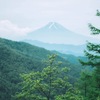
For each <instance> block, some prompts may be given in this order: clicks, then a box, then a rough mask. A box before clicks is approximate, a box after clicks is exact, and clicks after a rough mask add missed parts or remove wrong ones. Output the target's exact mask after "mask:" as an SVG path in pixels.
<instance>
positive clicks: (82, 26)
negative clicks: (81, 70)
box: [0, 0, 100, 39]
mask: <svg viewBox="0 0 100 100" xmlns="http://www.w3.org/2000/svg"><path fill="white" fill-rule="evenodd" d="M97 9H100V0H0V36H1V37H5V38H10V39H12V38H13V39H17V38H18V37H19V36H22V37H23V36H24V35H26V34H27V32H30V31H31V30H34V29H37V28H39V27H42V26H44V25H46V24H48V22H58V23H60V24H62V25H63V26H64V27H66V28H67V29H69V30H71V31H74V32H76V33H79V34H83V35H89V34H90V32H89V29H88V23H93V24H94V25H96V26H97V27H99V26H100V18H98V17H96V16H95V14H96V10H97Z"/></svg>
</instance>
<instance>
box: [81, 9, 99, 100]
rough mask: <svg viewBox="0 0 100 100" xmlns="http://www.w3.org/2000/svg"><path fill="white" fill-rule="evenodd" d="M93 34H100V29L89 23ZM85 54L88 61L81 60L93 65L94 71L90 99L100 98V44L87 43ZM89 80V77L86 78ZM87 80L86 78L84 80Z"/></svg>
mask: <svg viewBox="0 0 100 100" xmlns="http://www.w3.org/2000/svg"><path fill="white" fill-rule="evenodd" d="M96 15H97V16H100V12H99V11H98V10H97V14H96ZM89 28H90V30H91V34H92V35H99V34H100V29H98V28H96V27H95V26H93V25H92V24H89ZM84 52H85V56H86V57H87V58H88V61H87V62H83V61H80V62H81V63H82V65H85V66H92V67H93V69H94V71H93V73H92V78H91V80H92V82H91V84H90V88H91V89H89V90H90V91H88V92H89V93H88V100H96V98H97V97H98V98H100V44H96V43H95V44H94V43H90V42H88V43H87V50H85V51H84ZM86 80H87V79H86ZM84 81H85V80H84Z"/></svg>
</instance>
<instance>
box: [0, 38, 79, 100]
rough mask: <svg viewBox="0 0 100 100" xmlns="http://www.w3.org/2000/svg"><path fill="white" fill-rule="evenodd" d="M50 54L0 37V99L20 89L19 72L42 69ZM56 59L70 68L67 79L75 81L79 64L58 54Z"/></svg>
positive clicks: (10, 95)
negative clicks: (72, 62)
mask: <svg viewBox="0 0 100 100" xmlns="http://www.w3.org/2000/svg"><path fill="white" fill-rule="evenodd" d="M51 54H53V52H50V51H48V50H45V49H43V48H39V47H36V46H33V45H30V44H27V43H24V42H16V41H11V40H6V39H2V38H0V100H11V98H12V96H13V95H14V94H15V93H16V91H18V89H20V88H19V87H18V86H17V84H18V83H19V82H20V81H21V79H20V74H22V73H29V72H31V71H32V70H35V71H40V70H42V69H43V68H44V67H45V66H46V63H45V60H46V59H47V58H48V55H51ZM56 61H61V62H62V65H61V66H60V67H62V66H66V67H68V68H70V71H69V73H68V76H69V77H70V79H69V81H70V82H71V83H73V82H75V80H76V78H77V77H78V76H79V72H80V70H81V69H77V67H79V66H76V65H74V64H71V62H69V61H68V60H66V59H64V58H62V57H60V56H57V57H56Z"/></svg>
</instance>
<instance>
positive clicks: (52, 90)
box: [15, 55, 83, 100]
mask: <svg viewBox="0 0 100 100" xmlns="http://www.w3.org/2000/svg"><path fill="white" fill-rule="evenodd" d="M48 63H49V65H48V66H47V67H46V68H44V69H43V70H42V71H37V72H35V71H34V72H31V73H29V74H23V75H21V76H22V79H23V81H22V83H21V86H22V90H21V91H20V92H19V93H17V94H16V96H15V99H16V100H66V99H68V100H83V99H82V97H81V96H80V92H79V91H78V90H75V89H73V87H72V85H71V84H70V83H69V81H68V77H67V72H68V68H66V67H65V68H59V67H58V63H57V65H56V63H55V55H52V56H50V57H49V60H48ZM62 98H63V99H62Z"/></svg>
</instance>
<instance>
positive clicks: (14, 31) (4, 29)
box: [0, 20, 31, 40]
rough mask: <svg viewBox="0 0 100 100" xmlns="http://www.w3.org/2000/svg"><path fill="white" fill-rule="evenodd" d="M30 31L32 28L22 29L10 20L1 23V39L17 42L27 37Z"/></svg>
mask: <svg viewBox="0 0 100 100" xmlns="http://www.w3.org/2000/svg"><path fill="white" fill-rule="evenodd" d="M30 31H31V29H30V28H28V27H25V28H20V27H18V26H17V25H15V24H13V23H12V22H10V21H9V20H1V21H0V37H5V38H8V39H16V40H17V39H20V38H22V37H24V36H26V34H27V33H28V32H30Z"/></svg>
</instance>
